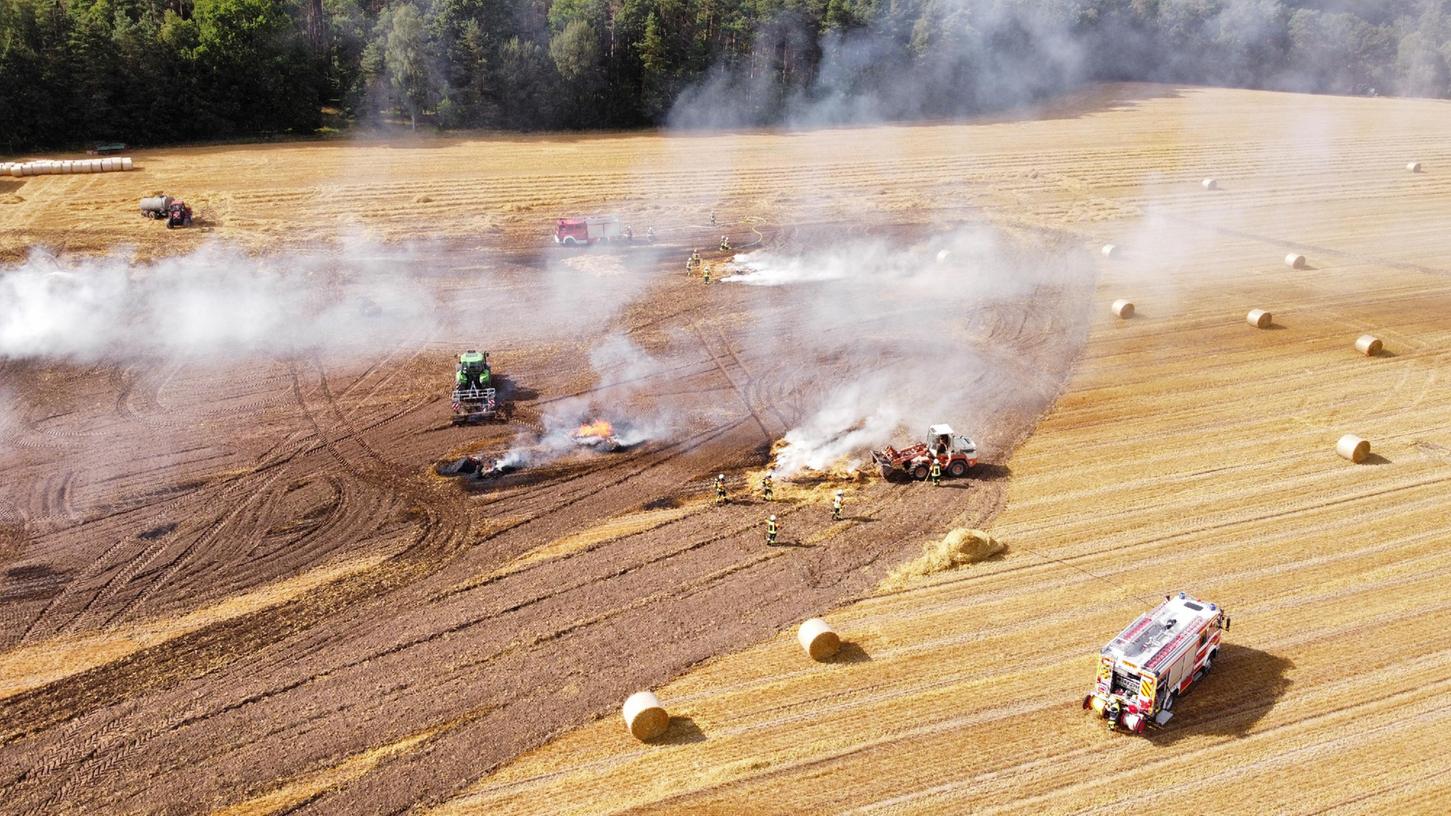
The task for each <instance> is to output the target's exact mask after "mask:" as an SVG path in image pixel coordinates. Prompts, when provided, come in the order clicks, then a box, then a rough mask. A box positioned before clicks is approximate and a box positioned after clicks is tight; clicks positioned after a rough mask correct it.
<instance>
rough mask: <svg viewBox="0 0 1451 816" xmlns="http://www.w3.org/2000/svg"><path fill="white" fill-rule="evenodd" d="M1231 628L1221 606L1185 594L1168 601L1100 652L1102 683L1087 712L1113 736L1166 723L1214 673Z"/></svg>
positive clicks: (1086, 701)
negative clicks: (1188, 692)
mask: <svg viewBox="0 0 1451 816" xmlns="http://www.w3.org/2000/svg"><path fill="white" fill-rule="evenodd" d="M1228 628H1229V618H1228V617H1226V616H1225V614H1224V610H1223V609H1220V608H1219V607H1218V606H1216V605H1214V604H1212V603H1205V602H1204V601H1200V600H1198V599H1196V598H1193V597H1191V596H1189V595H1186V594H1184V593H1183V592H1180V593H1179V594H1177V595H1168V596H1165V597H1164V602H1163V603H1162V604H1159V607H1158V608H1157V609H1155V610H1154V611H1152V612H1149V613H1147V614H1144V615H1140V616H1139V619H1138V620H1136V621H1134V622H1133V623H1132V624H1131V625H1130V626H1129V628H1127V629H1125V630H1123V631H1122V632H1120V633H1119V636H1118V637H1116V638H1114V639H1113V640H1112V641H1109V644H1108V645H1107V646H1105V647H1103V649H1102V650H1100V652H1099V658H1098V682H1097V684H1096V685H1095V686H1094V688H1093V693H1092V694H1089V695H1087V696H1086V697H1084V698H1083V707H1084V708H1085V709H1092V710H1093V713H1095V714H1097V715H1099V716H1101V717H1103V718H1104V719H1106V720H1108V727H1109V729H1110V730H1113V729H1115V728H1117V727H1119V726H1123V727H1124V728H1125V729H1127V730H1129V731H1131V732H1133V733H1135V734H1141V733H1143V731H1144V726H1146V725H1148V724H1149V723H1150V722H1153V723H1154V724H1155V725H1163V724H1164V723H1167V722H1168V721H1169V718H1170V717H1172V716H1174V711H1173V709H1174V701H1175V700H1176V699H1177V698H1178V697H1179V696H1180V695H1182V694H1183V693H1184V692H1185V691H1186V690H1187V689H1188V688H1189V686H1190V685H1192V684H1193V683H1194V682H1195V681H1197V680H1198V679H1199V678H1201V677H1203V676H1204V675H1206V674H1209V670H1210V669H1211V668H1213V667H1214V658H1215V656H1216V655H1217V654H1218V652H1219V642H1220V633H1221V632H1222V631H1223V630H1225V629H1228Z"/></svg>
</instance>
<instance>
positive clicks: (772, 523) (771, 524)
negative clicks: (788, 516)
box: [766, 514, 776, 547]
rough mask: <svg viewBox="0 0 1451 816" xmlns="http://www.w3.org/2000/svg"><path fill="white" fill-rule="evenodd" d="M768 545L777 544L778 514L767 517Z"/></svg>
mask: <svg viewBox="0 0 1451 816" xmlns="http://www.w3.org/2000/svg"><path fill="white" fill-rule="evenodd" d="M766 546H767V547H774V546H776V516H775V515H774V514H773V515H772V516H771V517H770V518H768V519H766Z"/></svg>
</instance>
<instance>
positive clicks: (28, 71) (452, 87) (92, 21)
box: [0, 0, 1451, 152]
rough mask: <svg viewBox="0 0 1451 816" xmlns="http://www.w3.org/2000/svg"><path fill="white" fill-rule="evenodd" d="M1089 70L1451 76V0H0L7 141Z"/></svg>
mask: <svg viewBox="0 0 1451 816" xmlns="http://www.w3.org/2000/svg"><path fill="white" fill-rule="evenodd" d="M1097 80H1149V81H1164V82H1186V83H1198V84H1215V85H1232V86H1245V87H1262V88H1277V89H1290V90H1303V91H1315V92H1328V93H1382V94H1390V93H1393V94H1404V95H1417V96H1435V97H1444V96H1447V95H1448V93H1451V0H1401V1H1400V2H1397V1H1396V0H1299V1H1297V0H412V1H409V0H287V1H286V2H275V1H274V0H0V149H4V150H6V151H7V152H15V151H19V150H24V149H30V148H37V147H45V146H62V145H78V144H82V143H85V142H88V141H126V142H132V143H159V142H178V141H188V140H200V139H221V138H236V137H243V138H246V137H255V136H265V135H269V134H279V133H297V134H304V133H310V132H314V131H316V130H317V129H319V128H320V127H321V126H322V125H323V124H324V122H332V121H334V119H336V120H337V121H340V122H357V123H359V124H363V125H367V124H370V123H377V122H385V121H386V122H391V123H401V124H403V125H405V126H409V125H411V126H415V127H422V126H427V127H441V128H472V127H489V128H507V129H540V128H550V129H554V128H623V127H635V126H641V125H649V124H669V125H678V126H692V125H743V124H755V123H769V122H781V121H788V122H800V123H817V122H838V121H861V120H865V119H896V118H913V117H921V116H939V115H951V114H959V113H965V112H972V111H979V110H984V109H990V108H994V107H999V106H1002V105H1008V104H1014V103H1018V102H1022V101H1025V100H1030V99H1032V98H1035V97H1038V96H1042V95H1044V94H1049V93H1053V92H1056V91H1061V90H1064V89H1066V88H1070V87H1072V86H1074V85H1076V84H1081V83H1084V82H1089V81H1097Z"/></svg>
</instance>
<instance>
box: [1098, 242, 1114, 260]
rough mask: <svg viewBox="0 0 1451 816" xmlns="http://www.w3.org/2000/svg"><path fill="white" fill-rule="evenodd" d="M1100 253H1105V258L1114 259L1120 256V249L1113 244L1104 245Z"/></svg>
mask: <svg viewBox="0 0 1451 816" xmlns="http://www.w3.org/2000/svg"><path fill="white" fill-rule="evenodd" d="M1099 251H1100V252H1102V253H1103V257H1105V258H1112V257H1113V256H1115V255H1117V254H1118V247H1116V246H1114V245H1113V244H1104V245H1103V249H1101V250H1099Z"/></svg>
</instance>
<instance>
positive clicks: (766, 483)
mask: <svg viewBox="0 0 1451 816" xmlns="http://www.w3.org/2000/svg"><path fill="white" fill-rule="evenodd" d="M775 495H776V494H775V491H774V490H773V489H772V487H771V474H769V473H767V474H766V475H765V476H762V477H761V497H762V498H764V499H765V500H766V501H772V499H773V497H774V496H775Z"/></svg>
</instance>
